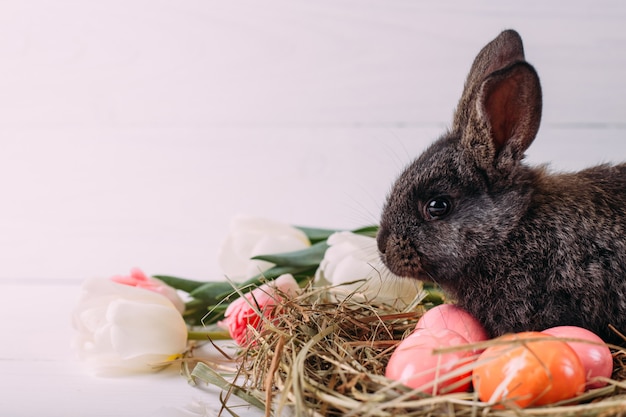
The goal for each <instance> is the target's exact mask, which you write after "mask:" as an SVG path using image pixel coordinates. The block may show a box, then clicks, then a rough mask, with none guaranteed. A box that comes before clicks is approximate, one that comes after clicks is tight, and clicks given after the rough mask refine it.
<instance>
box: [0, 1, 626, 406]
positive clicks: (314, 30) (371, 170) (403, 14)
mask: <svg viewBox="0 0 626 417" xmlns="http://www.w3.org/2000/svg"><path fill="white" fill-rule="evenodd" d="M509 27H511V28H515V29H517V30H518V31H519V32H520V33H521V34H522V36H523V38H524V41H525V47H526V55H527V59H528V60H529V61H530V62H531V63H533V64H534V65H535V66H536V68H537V69H538V71H539V74H540V76H541V79H542V83H543V91H544V116H543V124H542V128H541V130H540V134H539V137H538V139H537V141H536V143H535V144H534V145H533V147H532V148H531V150H530V151H529V155H528V156H529V160H530V161H531V162H533V163H544V162H551V164H552V166H553V167H554V168H555V169H577V168H582V167H584V166H587V165H591V164H595V163H598V162H607V161H620V160H623V159H626V158H625V156H626V135H625V133H626V76H625V74H626V6H625V5H624V3H623V2H622V1H621V0H613V1H611V0H600V1H582V0H568V1H565V0H560V1H550V2H547V1H534V0H533V1H528V2H519V1H493V2H489V1H483V2H475V3H470V2H465V1H462V0H456V1H438V2H418V1H410V0H404V1H400V0H358V1H357V0H317V1H308V2H307V1H304V0H265V1H262V2H261V1H253V0H229V1H217V0H178V1H174V0H151V1H148V0H125V1H121V0H109V1H100V2H98V1H89V0H86V1H81V0H74V1H68V0H58V1H55V2H48V1H45V0H27V1H22V0H2V1H0V193H1V197H0V332H1V334H2V339H1V340H2V343H1V344H0V414H2V415H6V416H29V417H31V416H36V415H41V416H65V417H67V416H74V415H76V416H118V417H119V416H165V417H169V416H176V415H196V414H198V413H200V415H202V413H201V412H200V411H202V410H204V409H205V408H206V410H207V415H211V414H210V409H211V408H215V404H217V400H216V396H215V395H209V394H207V393H206V392H204V391H201V390H198V389H194V388H191V387H188V386H187V385H186V383H185V381H184V380H183V379H181V378H180V377H179V376H178V375H177V373H176V371H175V370H172V371H170V372H163V373H160V374H156V375H150V376H145V377H129V378H113V379H110V378H109V379H107V378H94V377H91V376H88V375H87V374H85V372H84V371H83V370H82V369H81V367H80V364H79V363H77V362H76V361H75V359H74V356H73V354H72V352H71V351H70V349H69V340H70V338H71V336H72V329H71V327H70V324H69V323H70V321H69V315H70V311H71V309H72V307H73V304H74V303H75V300H76V299H77V297H78V290H79V286H80V283H81V281H82V280H83V279H85V278H87V277H92V276H109V275H113V274H118V273H123V272H126V271H128V270H129V269H130V268H131V267H133V266H139V267H141V268H143V269H144V270H145V271H146V272H147V273H150V274H157V273H167V274H177V275H182V276H187V277H190V278H197V279H207V280H208V279H220V278H221V277H220V271H219V268H218V266H217V264H216V256H215V255H216V251H217V248H218V246H219V244H220V242H221V241H222V239H223V238H224V237H225V235H226V233H227V227H228V222H229V220H230V219H231V218H232V217H233V216H234V215H235V214H238V213H245V214H252V215H258V216H263V217H270V218H274V219H277V220H283V221H285V222H288V223H294V224H300V225H310V226H321V227H332V228H352V227H357V226H361V225H366V224H370V223H375V222H376V221H377V218H378V215H379V211H380V208H381V205H382V203H383V201H384V197H385V194H386V192H387V190H388V188H389V186H390V184H391V182H392V181H393V179H394V178H395V176H396V175H397V174H398V173H399V172H400V170H401V168H402V167H403V166H404V165H405V164H406V163H407V162H408V161H409V160H410V159H411V158H412V157H413V156H415V155H417V154H418V153H419V152H420V150H421V149H423V148H424V147H425V146H426V145H427V144H428V143H429V142H430V141H432V140H433V139H435V138H436V137H437V136H438V134H439V133H440V132H441V131H442V130H443V129H444V128H445V126H446V125H447V124H448V122H449V120H450V118H451V115H452V110H453V108H454V106H455V105H456V101H457V99H458V97H459V95H460V92H461V88H462V85H463V82H464V79H465V75H466V72H467V70H468V68H469V66H470V64H471V62H472V60H473V58H474V56H475V54H476V53H477V52H478V50H479V49H480V48H481V47H482V46H483V45H484V44H485V43H486V42H487V41H489V40H490V39H492V38H493V37H494V36H496V35H497V34H498V33H499V31H500V30H502V29H505V28H509ZM193 404H195V406H194V407H195V410H196V413H195V414H194V413H191V412H190V411H188V412H183V411H181V410H183V409H184V408H189V407H190V406H192V405H193ZM192 408H193V407H192ZM240 412H241V411H240ZM250 413H251V415H254V412H250ZM244 414H245V412H244Z"/></svg>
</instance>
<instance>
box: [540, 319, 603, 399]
mask: <svg viewBox="0 0 626 417" xmlns="http://www.w3.org/2000/svg"><path fill="white" fill-rule="evenodd" d="M541 333H545V334H548V335H550V336H554V337H562V338H568V339H581V340H588V341H589V342H592V343H585V342H567V341H566V343H567V344H568V345H569V346H570V347H571V348H572V349H573V350H574V352H576V354H577V355H578V358H579V359H580V361H581V362H582V364H583V366H584V367H585V374H586V377H587V388H589V389H591V388H600V387H603V386H605V385H606V382H603V381H598V380H596V379H595V378H596V377H605V378H610V377H611V374H612V373H613V356H612V355H611V351H610V350H609V347H608V346H607V345H605V344H604V342H603V341H602V339H600V337H599V336H597V335H596V334H595V333H593V332H591V331H589V330H587V329H583V328H582V327H576V326H558V327H551V328H549V329H546V330H544V331H542V332H541Z"/></svg>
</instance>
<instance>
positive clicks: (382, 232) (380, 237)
mask: <svg viewBox="0 0 626 417" xmlns="http://www.w3.org/2000/svg"><path fill="white" fill-rule="evenodd" d="M388 240H389V231H388V230H387V229H386V228H383V227H381V228H380V229H378V233H377V234H376V245H377V246H378V252H380V254H381V255H384V254H385V251H386V250H387V241H388Z"/></svg>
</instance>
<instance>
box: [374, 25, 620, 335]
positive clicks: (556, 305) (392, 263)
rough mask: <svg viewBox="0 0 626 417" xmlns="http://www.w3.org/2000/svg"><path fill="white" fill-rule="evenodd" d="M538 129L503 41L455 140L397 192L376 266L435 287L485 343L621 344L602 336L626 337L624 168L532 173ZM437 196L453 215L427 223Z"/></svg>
mask: <svg viewBox="0 0 626 417" xmlns="http://www.w3.org/2000/svg"><path fill="white" fill-rule="evenodd" d="M540 118H541V87H540V84H539V78H538V77H537V74H536V72H535V70H534V68H533V67H532V66H531V65H530V64H528V63H526V62H525V61H524V52H523V47H522V41H521V38H520V37H519V35H518V34H517V33H516V32H514V31H511V30H509V31H505V32H502V33H501V34H500V35H499V36H498V37H497V38H496V39H495V40H493V41H492V42H491V43H489V44H488V45H487V46H485V48H483V50H482V51H481V52H480V53H479V54H478V56H477V57H476V60H475V62H474V64H473V65H472V69H471V70H470V74H469V76H468V79H467V81H466V85H465V90H464V92H463V96H462V97H461V100H460V101H459V105H458V107H457V110H456V113H455V116H454V122H453V125H452V129H451V131H450V132H448V133H446V134H445V135H444V136H443V137H441V138H440V139H439V140H438V141H436V142H435V143H433V144H432V145H431V146H430V147H429V148H428V149H427V150H426V151H425V152H424V153H423V154H422V155H421V156H420V157H419V158H418V159H416V160H415V161H414V162H413V163H412V164H411V165H410V166H409V167H408V168H407V169H406V170H405V171H404V173H402V174H401V176H400V177H399V179H398V180H397V182H396V183H395V185H394V186H393V188H392V190H391V192H390V194H389V197H388V200H387V203H386V206H385V208H384V211H383V215H382V219H381V224H380V231H379V234H378V247H379V250H380V252H381V257H382V259H383V261H384V262H385V264H386V265H387V266H388V267H389V269H390V270H391V271H392V272H394V273H395V274H397V275H400V276H404V277H411V278H417V279H424V280H432V281H434V282H436V283H438V284H440V285H441V286H442V287H443V289H444V290H445V291H446V292H447V293H448V294H449V295H450V296H451V297H452V298H453V299H454V300H456V302H457V303H458V304H459V305H460V306H461V307H463V308H465V309H467V310H468V311H469V312H470V313H472V314H473V315H474V316H475V317H476V318H478V320H479V321H480V322H481V323H482V324H483V325H484V326H485V328H486V329H487V331H488V332H489V333H490V334H491V335H492V336H497V335H501V334H504V333H508V332H516V331H524V330H543V329H546V328H548V327H552V326H558V325H576V326H581V327H585V328H587V329H590V330H592V331H594V332H595V333H596V334H598V335H599V336H601V337H602V338H603V339H604V340H605V341H609V342H614V343H620V344H623V343H624V340H622V339H619V338H618V337H616V335H615V333H613V332H611V331H610V330H609V327H608V326H609V324H612V325H614V326H615V327H616V328H617V329H618V330H621V331H623V332H626V165H624V164H622V165H617V166H609V165H602V166H597V167H594V168H589V169H586V170H584V171H581V172H578V173H567V174H550V173H548V172H547V171H546V170H545V169H544V168H543V167H539V168H536V167H529V166H527V165H526V164H524V163H522V159H523V155H524V152H525V150H526V148H527V147H528V146H530V144H531V143H532V141H533V140H534V138H535V135H536V133H537V130H538V128H539V121H540ZM440 195H445V196H449V197H450V201H451V202H452V210H451V212H450V213H449V214H448V215H447V216H446V217H444V218H442V219H434V220H428V219H427V218H426V216H425V215H424V206H425V204H426V203H427V202H428V200H429V199H430V198H432V197H436V196H440Z"/></svg>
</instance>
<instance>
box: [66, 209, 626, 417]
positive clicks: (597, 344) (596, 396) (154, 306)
mask: <svg viewBox="0 0 626 417" xmlns="http://www.w3.org/2000/svg"><path fill="white" fill-rule="evenodd" d="M376 231H377V227H375V226H372V227H365V228H361V229H357V230H353V231H336V230H326V229H314V228H306V227H292V226H289V225H285V224H282V223H279V222H274V221H270V220H265V219H256V218H245V217H238V218H236V219H234V220H233V222H232V226H231V233H230V235H229V236H228V237H227V239H226V240H225V241H224V243H223V245H222V248H221V250H220V252H219V254H218V260H219V263H220V266H221V268H222V270H223V272H224V275H225V279H224V280H222V281H198V280H190V279H184V278H180V277H173V276H168V275H155V276H146V275H145V274H144V273H143V272H142V271H141V270H139V269H134V270H132V271H131V274H130V275H129V276H116V277H113V278H112V279H92V280H88V281H86V282H85V284H84V294H83V296H82V298H81V299H80V300H79V302H78V305H77V307H76V309H75V312H74V315H73V321H74V326H75V328H76V329H77V336H76V338H75V341H74V345H75V347H76V349H77V351H78V352H79V354H80V356H81V357H82V358H83V359H84V361H85V363H86V364H87V365H88V366H89V367H90V369H92V370H94V371H95V372H96V373H97V374H100V375H107V374H109V375H110V374H120V373H127V372H145V371H150V370H155V369H160V368H162V367H165V366H172V365H175V364H177V365H179V366H180V367H181V372H182V374H183V375H185V376H186V377H187V378H188V380H189V381H190V382H193V383H201V382H204V383H208V384H213V385H216V386H218V387H220V388H222V389H223V390H224V391H225V392H226V393H227V394H228V395H226V398H227V397H228V396H230V395H236V396H238V397H240V398H242V399H244V400H245V401H246V402H248V403H249V404H251V405H252V406H256V407H258V408H260V409H262V410H264V411H265V413H266V415H277V416H278V415H283V414H284V413H286V412H290V413H293V414H294V415H299V416H300V415H302V416H393V415H407V416H427V415H428V416H444V415H445V416H461V415H479V414H480V415H489V416H491V415H493V416H496V415H497V416H505V415H506V416H509V415H510V416H514V415H515V416H519V415H522V416H525V415H528V416H530V415H590V416H595V415H623V414H625V413H626V395H625V394H624V389H625V388H626V382H624V381H625V380H626V365H625V363H626V351H625V350H623V349H622V348H620V347H618V346H608V345H606V344H604V343H603V342H602V341H601V340H599V339H594V335H593V334H591V335H589V334H587V333H583V332H581V329H570V328H568V329H558V328H555V329H548V330H551V331H552V333H550V332H549V331H548V330H546V332H545V333H539V332H532V334H516V335H509V337H508V339H507V338H497V339H492V340H490V339H488V336H487V334H486V333H485V332H484V330H483V329H482V327H481V326H480V324H479V323H478V322H476V321H475V320H474V319H473V318H472V317H471V316H469V315H468V314H467V313H465V312H463V311H461V310H460V309H458V308H456V306H455V305H454V304H453V300H447V299H446V298H445V296H444V295H443V293H442V292H441V291H440V290H439V289H438V288H437V287H436V286H434V285H430V284H425V283H424V284H423V283H421V282H419V281H416V280H408V279H402V278H400V277H396V276H393V274H391V273H390V272H389V271H388V270H387V269H386V268H385V267H384V265H383V264H382V262H381V261H380V260H379V256H378V252H377V249H376V242H375V239H374V237H375V235H376ZM582 330H584V329H582ZM222 339H227V340H229V342H226V343H227V344H229V345H235V347H236V349H235V350H233V351H230V352H229V351H227V349H225V348H224V345H222V344H218V342H217V341H218V340H222ZM202 344H212V345H213V346H215V347H216V348H217V350H218V351H219V352H221V353H222V355H223V360H222V361H219V362H218V361H215V360H213V359H208V358H206V357H204V356H203V355H202V351H201V350H198V347H199V346H201V345H202ZM223 409H224V410H228V406H227V405H226V401H224V404H223ZM228 411H229V412H230V413H231V414H233V415H234V411H232V410H228Z"/></svg>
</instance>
